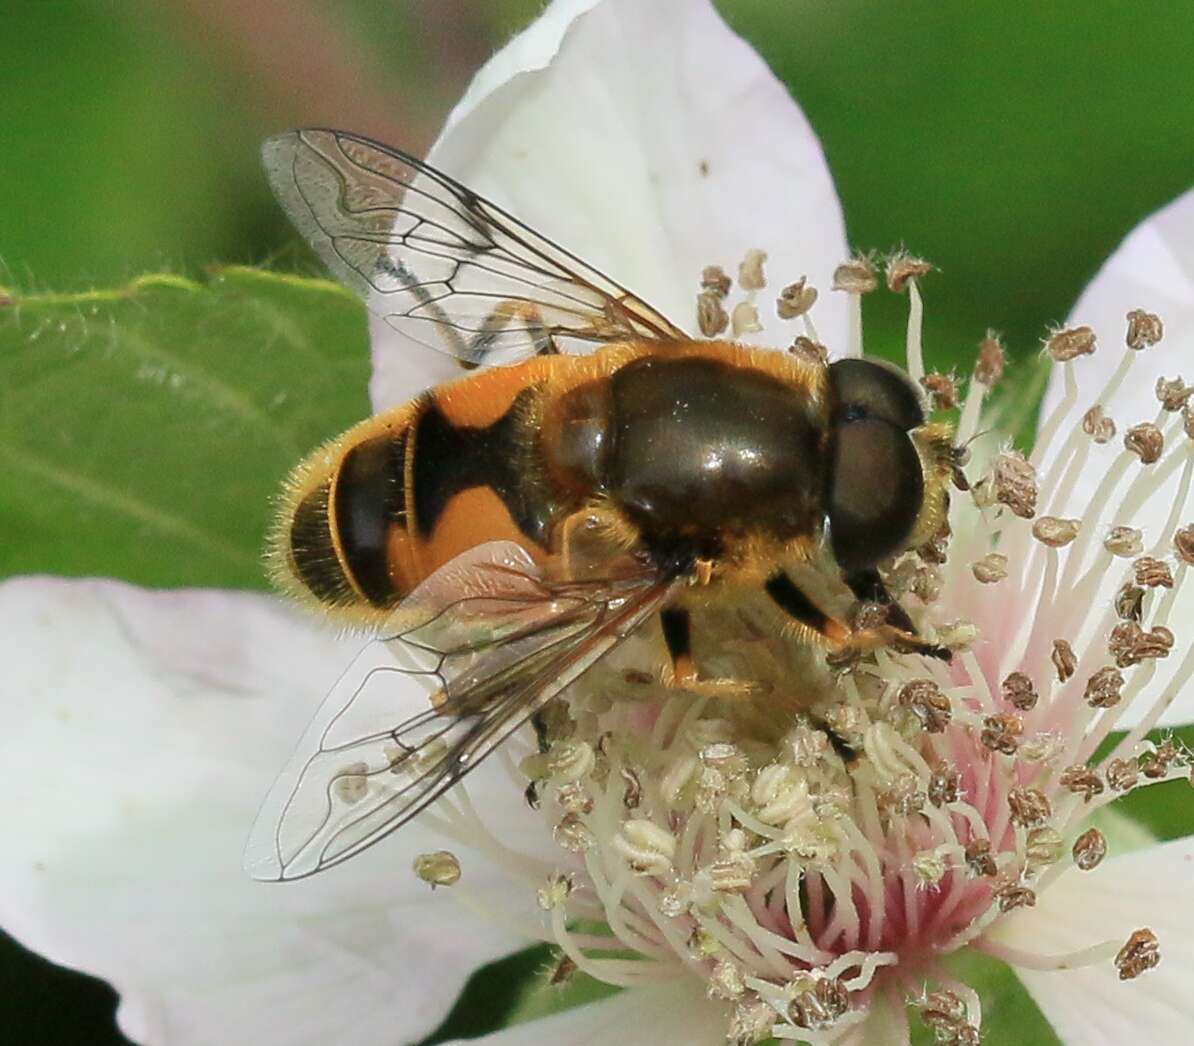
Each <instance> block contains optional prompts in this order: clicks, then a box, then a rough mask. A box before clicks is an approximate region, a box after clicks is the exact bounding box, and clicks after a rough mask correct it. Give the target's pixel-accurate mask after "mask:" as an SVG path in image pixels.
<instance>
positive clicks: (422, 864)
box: [414, 850, 460, 889]
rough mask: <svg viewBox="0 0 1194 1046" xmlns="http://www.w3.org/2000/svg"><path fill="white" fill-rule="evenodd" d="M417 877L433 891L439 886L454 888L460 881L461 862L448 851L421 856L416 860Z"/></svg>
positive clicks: (437, 851) (438, 851)
mask: <svg viewBox="0 0 1194 1046" xmlns="http://www.w3.org/2000/svg"><path fill="white" fill-rule="evenodd" d="M414 870H415V875H417V876H418V877H419V878H420V879H422V880H423V882H425V883H430V884H431V887H432V889H434V888H435V887H437V886H453V885H455V884H456V883H458V882H459V881H460V862H459V861H458V860H457V859H456V855H455V854H453V853H451V852H450V851H448V850H436V851H435V852H434V853H426V854H419V856H418V857H416V858H415V860H414Z"/></svg>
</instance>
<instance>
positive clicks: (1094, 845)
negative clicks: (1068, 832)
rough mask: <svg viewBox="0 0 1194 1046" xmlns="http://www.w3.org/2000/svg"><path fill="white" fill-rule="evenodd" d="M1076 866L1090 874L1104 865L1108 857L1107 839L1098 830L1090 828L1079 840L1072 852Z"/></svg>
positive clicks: (1075, 842)
mask: <svg viewBox="0 0 1194 1046" xmlns="http://www.w3.org/2000/svg"><path fill="white" fill-rule="evenodd" d="M1070 852H1071V854H1072V855H1073V858H1074V864H1075V865H1076V866H1077V868H1078V870H1079V871H1080V872H1089V871H1092V870H1093V869H1095V868H1097V867H1098V866H1099V865H1100V864H1102V863H1103V858H1104V857H1106V856H1107V839H1106V837H1105V836H1104V835H1103V833H1102V832H1100V831H1099V830H1098V829H1097V828H1088V829H1086V831H1085V832H1083V833H1082V834H1081V835H1080V836H1078V838H1077V839H1075V840H1074V847H1073V849H1072V850H1071V851H1070Z"/></svg>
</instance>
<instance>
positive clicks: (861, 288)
mask: <svg viewBox="0 0 1194 1046" xmlns="http://www.w3.org/2000/svg"><path fill="white" fill-rule="evenodd" d="M878 286H879V277H878V276H877V275H876V273H875V267H874V265H872V264H871V261H870V259H869V258H866V257H863V256H861V255H860V256H859V257H857V258H851V259H850V260H849V261H848V262H843V263H842V264H841V265H839V266H838V267H837V268H836V269H834V270H833V289H834V290H835V291H845V292H846V293H847V294H870V293H871V291H873V290H874V289H875V288H876V287H878Z"/></svg>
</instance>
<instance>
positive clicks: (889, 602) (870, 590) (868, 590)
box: [843, 567, 916, 635]
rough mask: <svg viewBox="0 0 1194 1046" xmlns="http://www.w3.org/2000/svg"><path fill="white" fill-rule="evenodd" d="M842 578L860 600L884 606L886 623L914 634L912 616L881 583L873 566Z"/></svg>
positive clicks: (914, 627)
mask: <svg viewBox="0 0 1194 1046" xmlns="http://www.w3.org/2000/svg"><path fill="white" fill-rule="evenodd" d="M843 580H844V581H845V582H846V585H847V586H848V587H849V589H850V591H851V592H853V593H854V595H856V596H857V597H858V598H859V599H861V600H862V601H864V602H866V603H877V604H879V606H881V607H886V608H887V622H888V624H890V625H893V626H894V627H896V628H898V629H899V630H900V631H901V632H908V633H910V634H911V635H916V626H915V625H914V624H913V623H912V618H910V617H909V616H908V611H906V610H905V609H904V608H903V607H902V606H900V604H899V603H897V602H896V600H895V599H894V598H893V597H892V594H891V593H890V592H889V591H888V590H887V586H886V585H885V584H884V583H883V579H882V578H881V577H880V576H879V571H877V570H875V569H874V567H872V568H870V569H869V570H855V571H853V572H852V573H849V574H847V575H845V577H844V578H843Z"/></svg>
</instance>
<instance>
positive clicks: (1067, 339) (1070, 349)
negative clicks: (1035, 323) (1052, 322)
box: [1045, 327, 1095, 363]
mask: <svg viewBox="0 0 1194 1046" xmlns="http://www.w3.org/2000/svg"><path fill="white" fill-rule="evenodd" d="M1094 350H1095V333H1094V331H1093V330H1091V329H1090V328H1089V327H1069V328H1067V329H1065V330H1059V331H1054V332H1053V333H1052V334H1050V335H1049V337H1048V339H1047V340H1046V341H1045V351H1046V352H1047V353H1048V354H1049V355H1050V356H1052V357H1053V359H1054V360H1055V361H1056V362H1057V363H1066V362H1068V361H1069V360H1073V359H1077V358H1078V357H1079V356H1089V355H1090V354H1091V353H1093V352H1094Z"/></svg>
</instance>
